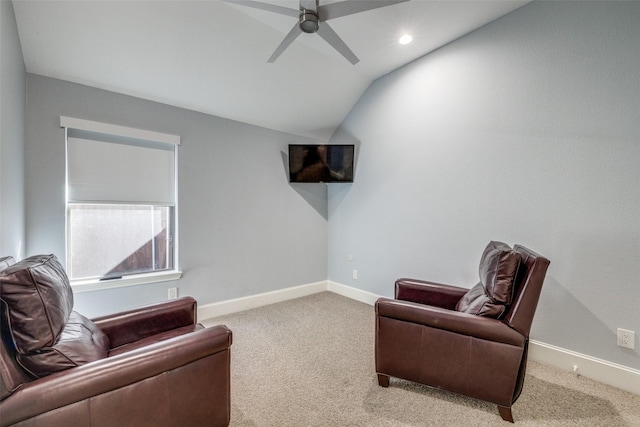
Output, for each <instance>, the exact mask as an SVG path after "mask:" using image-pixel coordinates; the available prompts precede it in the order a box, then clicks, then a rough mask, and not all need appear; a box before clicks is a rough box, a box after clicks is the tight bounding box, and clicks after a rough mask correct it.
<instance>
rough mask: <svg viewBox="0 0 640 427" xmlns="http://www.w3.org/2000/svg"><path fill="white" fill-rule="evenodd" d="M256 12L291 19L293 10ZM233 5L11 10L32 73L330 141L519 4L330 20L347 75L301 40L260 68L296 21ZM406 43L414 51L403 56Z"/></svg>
mask: <svg viewBox="0 0 640 427" xmlns="http://www.w3.org/2000/svg"><path fill="white" fill-rule="evenodd" d="M260 1H261V2H263V3H269V4H273V5H278V6H283V7H288V8H291V9H293V10H297V9H298V8H299V2H298V0H279V1H274V0H260ZM351 1H354V0H351ZM359 1H361V0H359ZM367 1H376V0H367ZM241 2H242V0H236V3H232V2H223V1H217V0H209V1H192V0H176V1H167V0H165V1H140V0H134V1H87V0H85V1H61V0H47V1H31V0H30V1H26V0H14V1H13V6H14V10H15V14H16V20H17V24H18V32H19V36H20V42H21V44H22V50H23V55H24V59H25V64H26V68H27V71H28V72H30V73H35V74H39V75H43V76H47V77H53V78H58V79H62V80H67V81H71V82H76V83H81V84H85V85H89V86H93V87H97V88H101V89H106V90H110V91H114V92H118V93H123V94H127V95H132V96H137V97H140V98H144V99H148V100H152V101H157V102H161V103H166V104H170V105H174V106H178V107H183V108H187V109H191V110H195V111H199V112H203V113H207V114H212V115H216V116H220V117H225V118H228V119H233V120H238V121H241V122H245V123H250V124H254V125H258V126H263V127H266V128H270V129H275V130H280V131H284V132H289V133H293V134H296V135H302V136H308V137H312V138H315V139H318V140H328V139H329V138H330V137H331V135H332V134H333V133H334V131H335V130H336V129H337V128H338V126H340V124H341V123H342V121H343V119H344V118H345V116H346V115H347V114H348V113H349V111H350V110H351V108H352V107H353V105H354V104H355V103H356V102H357V101H358V99H359V98H360V97H361V96H362V94H363V93H364V91H365V90H366V89H367V87H368V86H369V85H370V84H371V82H372V81H374V80H375V79H376V78H378V77H380V76H382V75H384V74H386V73H388V72H390V71H392V70H394V69H396V68H398V67H401V66H403V65H405V64H407V63H409V62H411V61H413V60H414V59H416V58H419V57H421V56H423V55H425V54H427V53H429V52H431V51H433V50H435V49H437V48H439V47H441V46H443V45H445V44H447V43H448V42H450V41H452V40H455V39H457V38H459V37H460V36H462V35H464V34H467V33H469V32H471V31H473V30H475V29H477V28H479V27H481V26H483V25H485V24H487V23H489V22H491V21H493V20H495V19H497V18H499V17H501V16H503V15H505V14H507V13H509V12H511V11H513V10H514V9H516V8H518V7H521V6H522V5H524V4H526V3H527V1H505V0H499V1H484V0H475V1H457V0H444V1H427V0H411V1H408V2H404V3H399V4H395V5H392V6H387V7H383V8H379V9H375V10H370V11H366V12H362V13H358V14H354V15H349V16H343V17H340V18H336V19H333V20H331V21H330V22H329V24H330V26H331V27H332V28H333V30H335V32H336V33H337V34H338V35H339V36H340V37H341V38H342V40H343V41H344V42H345V43H346V44H347V45H348V46H349V47H350V48H351V50H352V51H353V52H354V53H355V55H356V56H357V57H358V58H359V60H360V61H359V62H358V63H357V64H355V65H352V64H351V63H350V62H349V61H347V60H346V59H345V58H344V57H343V56H341V55H340V54H339V53H338V52H337V51H336V50H335V49H333V48H332V47H331V46H330V45H329V44H328V43H327V42H326V41H325V40H323V39H322V38H321V37H319V35H318V34H306V33H303V34H301V35H300V36H299V37H297V38H296V39H295V40H294V41H293V43H292V44H291V45H290V46H289V47H288V48H287V49H286V50H285V51H284V53H282V55H281V56H280V57H279V58H278V59H277V60H276V61H275V62H274V63H267V59H268V58H269V57H270V56H271V54H272V53H273V51H274V50H275V49H276V47H277V46H278V45H279V44H280V42H281V41H282V40H283V39H284V37H285V35H286V34H287V33H288V32H289V31H290V30H291V28H292V27H293V26H294V25H295V23H296V20H297V18H295V17H291V16H285V15H281V14H277V13H273V12H270V11H266V10H260V9H256V8H250V7H246V6H243V5H241V4H238V3H241ZM335 2H336V1H335V0H320V5H324V4H329V3H335ZM405 33H408V34H411V35H412V36H413V42H412V43H410V44H408V45H400V44H399V43H398V38H399V37H400V36H401V35H403V34H405Z"/></svg>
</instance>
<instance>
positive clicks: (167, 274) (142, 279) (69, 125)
mask: <svg viewBox="0 0 640 427" xmlns="http://www.w3.org/2000/svg"><path fill="white" fill-rule="evenodd" d="M60 127H62V128H64V140H65V252H66V256H65V258H66V259H67V266H68V265H69V259H68V258H69V250H68V249H69V248H68V245H69V222H68V215H69V204H70V202H71V201H70V200H69V170H68V160H67V159H68V158H67V156H68V153H67V148H68V133H69V130H70V129H72V130H74V129H75V130H80V131H88V132H96V133H102V134H106V135H110V136H115V137H124V138H133V139H140V140H146V141H153V142H161V143H166V144H174V145H175V150H174V160H175V165H174V180H175V182H174V186H175V187H174V191H175V193H174V197H175V201H174V207H173V221H174V224H173V227H174V228H173V269H172V270H165V271H159V272H150V273H139V274H132V275H126V276H123V277H122V278H117V279H111V280H106V281H101V280H100V279H76V280H71V286H72V288H73V290H74V292H86V291H94V290H103V289H111V288H119V287H124V286H135V285H143V284H148V283H158V282H165V281H172V280H178V279H180V277H182V271H180V269H179V265H178V260H179V259H180V257H179V244H178V242H179V238H178V149H177V148H178V147H179V146H180V142H181V140H180V136H177V135H170V134H166V133H160V132H154V131H149V130H142V129H136V128H131V127H126V126H119V125H112V124H107V123H100V122H94V121H91V120H84V119H77V118H73V117H66V116H60Z"/></svg>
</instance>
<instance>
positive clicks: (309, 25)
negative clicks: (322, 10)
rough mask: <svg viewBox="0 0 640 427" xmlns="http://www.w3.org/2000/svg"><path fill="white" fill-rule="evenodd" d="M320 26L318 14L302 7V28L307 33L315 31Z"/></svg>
mask: <svg viewBox="0 0 640 427" xmlns="http://www.w3.org/2000/svg"><path fill="white" fill-rule="evenodd" d="M318 28H319V24H318V14H317V13H316V12H314V11H313V10H309V9H302V11H301V12H300V29H301V30H302V31H303V32H305V33H315V32H316V31H318Z"/></svg>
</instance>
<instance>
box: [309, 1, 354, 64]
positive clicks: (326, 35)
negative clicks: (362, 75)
mask: <svg viewBox="0 0 640 427" xmlns="http://www.w3.org/2000/svg"><path fill="white" fill-rule="evenodd" d="M334 4H335V3H334ZM318 34H319V35H320V37H322V38H323V39H325V40H326V41H327V43H329V44H330V45H331V46H333V48H334V49H335V50H337V51H338V52H339V53H340V54H341V55H342V56H344V57H345V58H347V60H348V61H349V62H351V64H353V65H355V64H357V63H358V62H360V60H359V59H358V57H357V56H356V55H355V53H353V52H352V51H351V49H349V46H347V45H346V43H345V42H343V41H342V39H341V38H340V36H338V34H336V32H335V31H333V28H331V27H330V26H329V24H327V23H326V22H320V28H319V29H318Z"/></svg>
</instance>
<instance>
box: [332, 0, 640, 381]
mask: <svg viewBox="0 0 640 427" xmlns="http://www.w3.org/2000/svg"><path fill="white" fill-rule="evenodd" d="M639 22H640V2H606V3H600V2H533V3H530V4H528V5H526V6H524V7H523V8H521V9H518V10H516V11H514V12H513V13H511V14H509V15H507V16H505V17H503V18H501V19H499V20H497V21H495V22H494V23H492V24H489V25H487V26H485V27H483V28H481V29H480V30H478V31H476V32H474V33H472V34H470V35H468V36H465V37H463V38H461V39H459V40H457V41H455V42H453V43H451V44H449V45H447V46H445V47H444V48H441V49H439V50H438V51H436V52H434V53H432V54H429V55H427V56H425V57H423V58H422V59H420V60H418V61H415V62H414V63H412V64H409V65H408V66H406V67H404V68H402V69H399V70H397V71H395V72H393V73H391V74H389V75H387V76H385V77H383V78H381V79H379V80H377V81H376V82H374V84H373V85H372V86H371V87H370V88H369V89H368V91H367V92H366V93H365V95H364V96H363V97H362V98H361V100H360V101H359V102H358V104H357V105H356V106H355V107H354V109H353V110H352V112H351V113H350V114H349V116H348V117H347V119H346V120H345V121H344V123H343V125H342V127H341V129H340V131H339V133H338V135H337V136H336V139H340V140H341V141H345V140H351V141H354V142H355V143H357V144H359V154H358V161H357V167H356V175H355V183H354V184H353V185H352V186H350V187H331V188H330V189H329V279H330V280H333V281H336V282H340V283H343V284H347V285H351V286H356V287H358V288H361V289H364V290H367V291H370V292H373V293H376V294H382V295H386V296H392V294H393V282H394V280H395V279H396V278H398V277H407V276H408V277H416V278H424V279H430V280H434V281H440V282H444V283H452V284H459V285H463V286H465V287H471V286H472V285H474V284H475V283H476V282H477V280H478V279H477V277H478V273H477V265H478V261H479V257H480V254H481V251H482V250H483V248H484V246H485V245H486V244H487V242H488V241H490V240H501V241H505V242H508V243H510V244H513V243H521V244H524V245H525V246H528V247H530V248H531V249H533V250H536V251H538V252H540V253H541V254H543V255H545V256H547V257H548V258H549V259H550V260H551V266H550V270H549V272H548V276H547V280H546V281H545V286H544V289H543V294H542V297H541V301H540V305H539V309H538V312H537V315H536V319H535V322H534V326H533V330H532V338H533V339H536V340H539V341H542V342H545V343H548V344H553V345H556V346H559V347H562V348H566V349H570V350H573V351H577V352H580V353H583V354H587V355H590V356H594V357H597V358H601V359H604V360H608V361H612V362H615V363H619V364H621V365H626V366H629V367H633V368H636V369H637V368H640V345H638V340H637V339H636V349H635V350H628V349H622V348H619V347H617V346H616V328H618V327H622V328H625V329H631V330H635V331H636V334H639V333H640V120H639V118H640V72H639V71H638V70H640V25H639V24H638V23H639ZM349 255H351V258H352V260H351V261H349V259H348V258H349ZM354 269H357V270H358V273H359V278H358V280H353V279H352V270H354Z"/></svg>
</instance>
